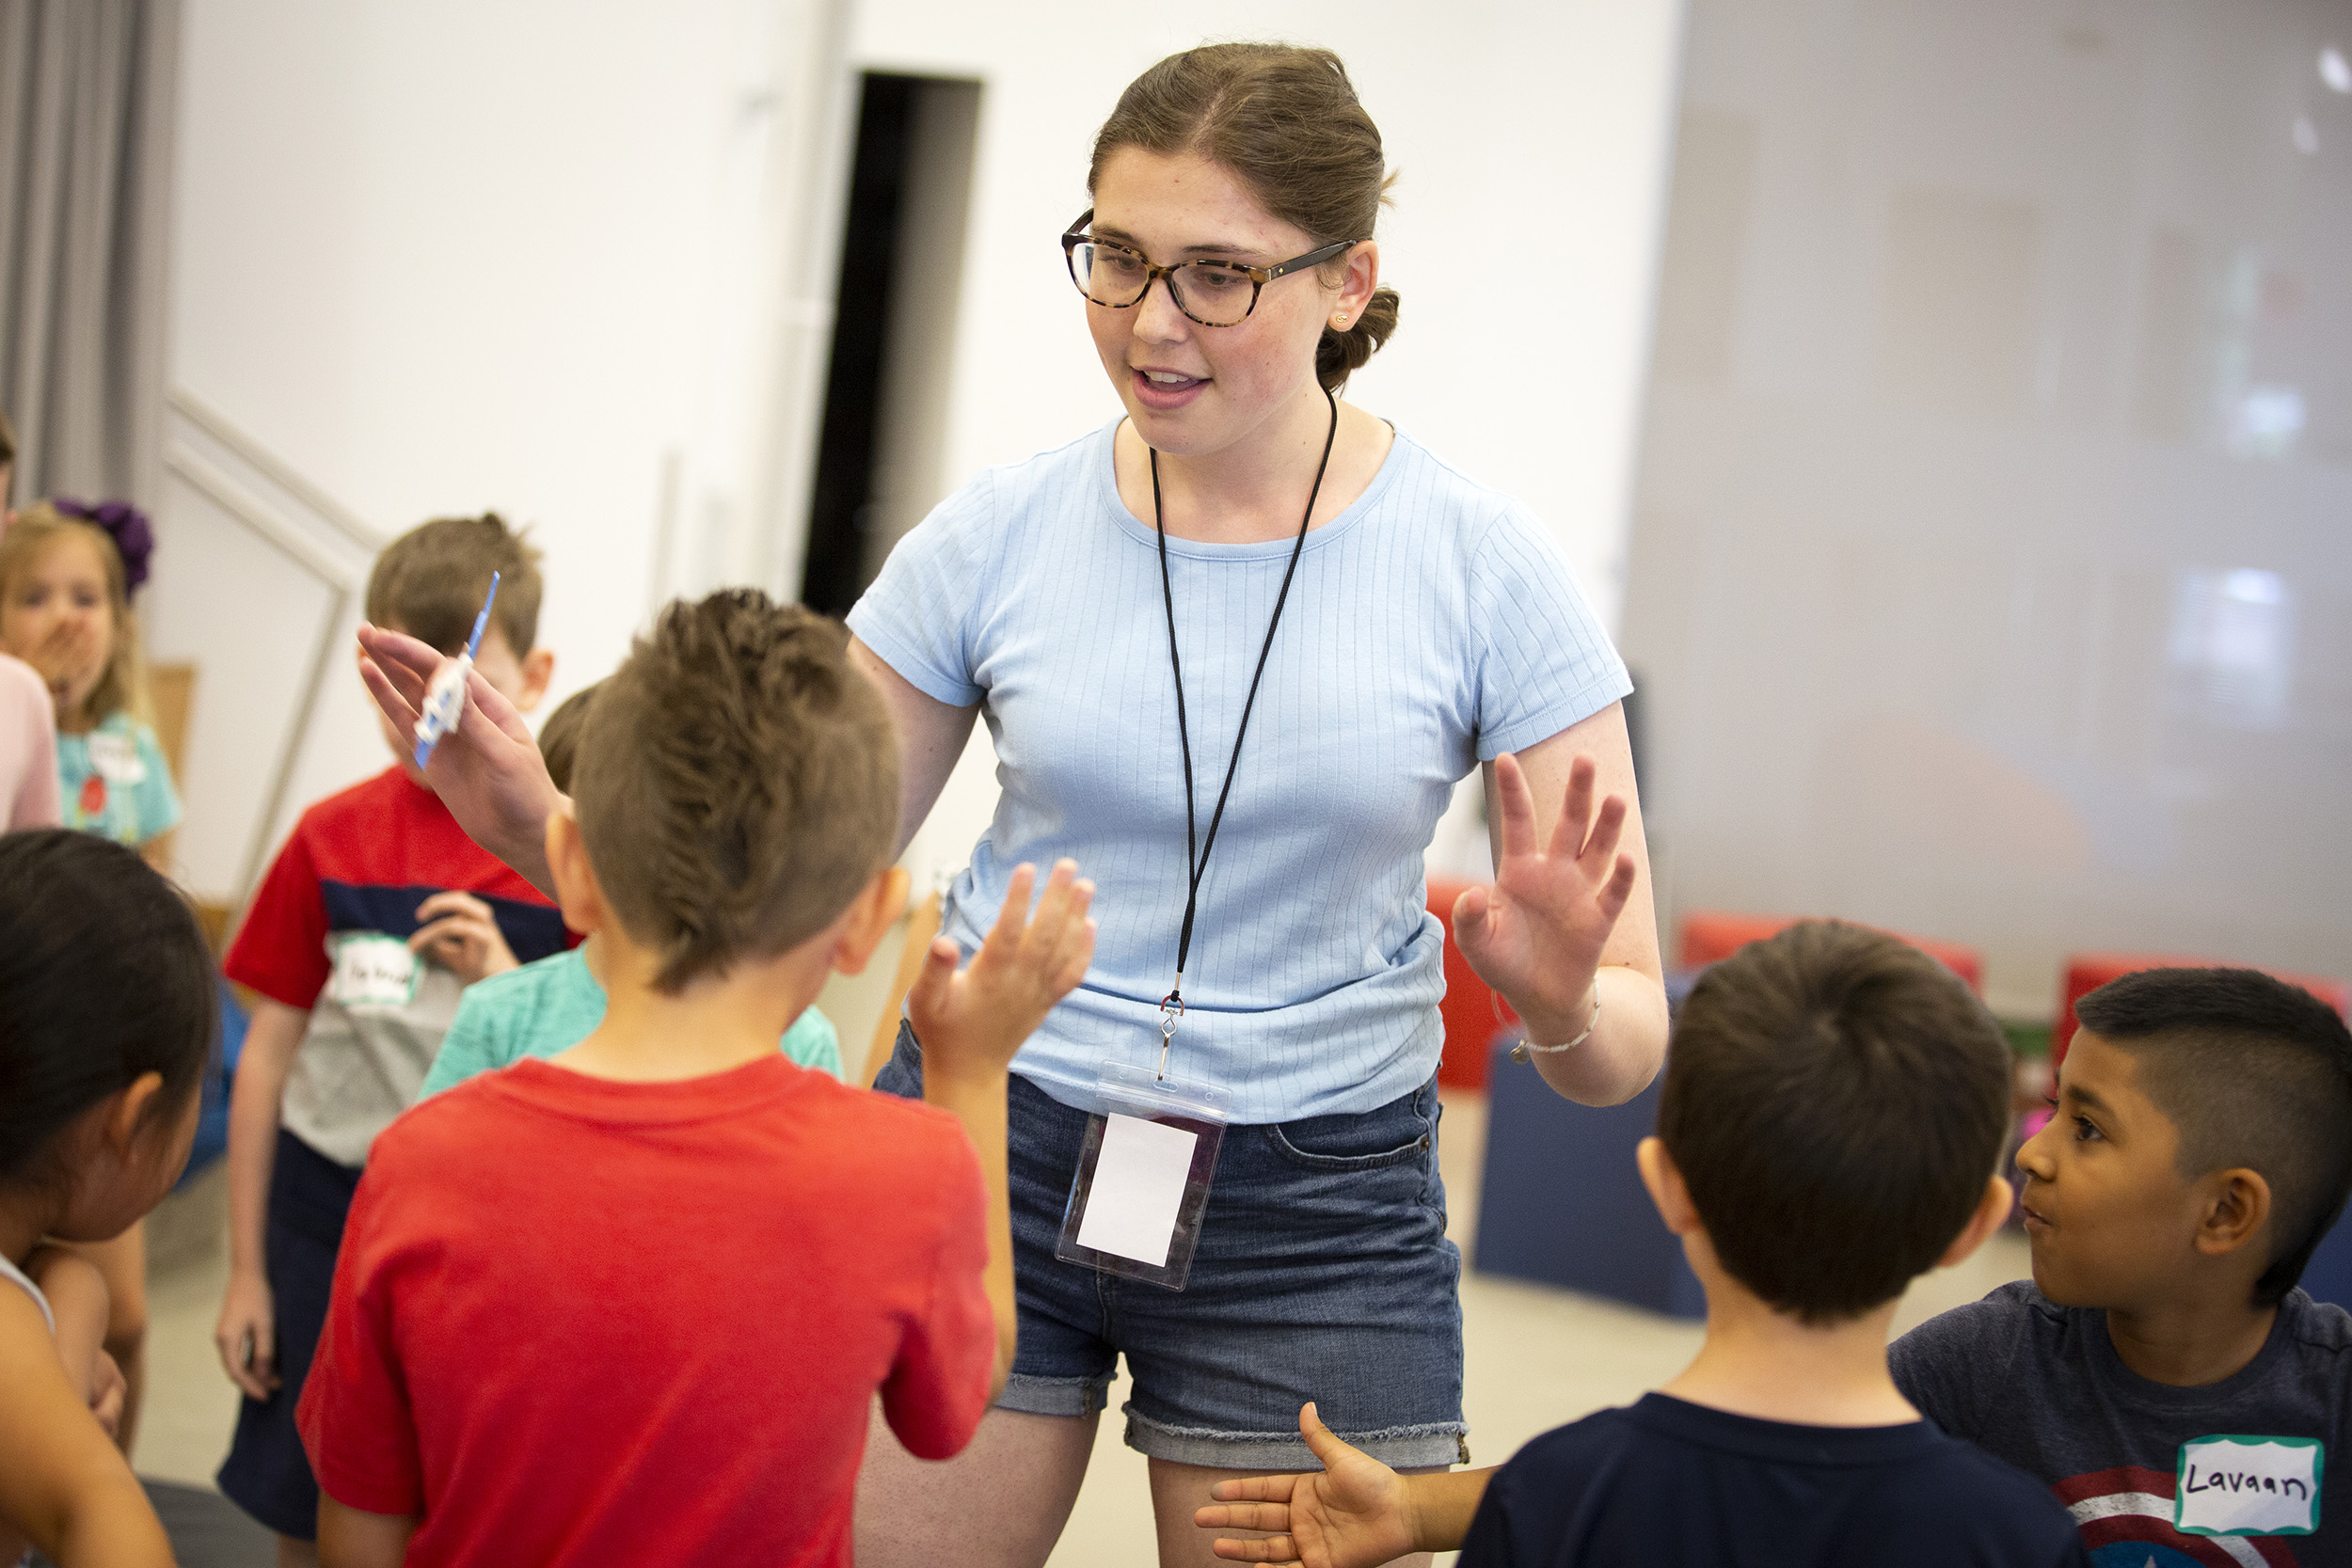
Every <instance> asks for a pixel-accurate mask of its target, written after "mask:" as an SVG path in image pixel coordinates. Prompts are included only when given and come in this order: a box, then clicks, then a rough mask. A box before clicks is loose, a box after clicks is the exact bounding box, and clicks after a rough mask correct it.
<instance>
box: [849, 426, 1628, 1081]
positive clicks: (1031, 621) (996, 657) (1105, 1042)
mask: <svg viewBox="0 0 2352 1568" xmlns="http://www.w3.org/2000/svg"><path fill="white" fill-rule="evenodd" d="M1117 428H1118V427H1117V425H1116V424H1112V425H1106V426H1104V428H1102V429H1101V430H1098V431H1096V432H1094V433H1093V434H1092V435H1090V436H1085V437H1083V438H1081V439H1079V440H1077V441H1074V442H1072V443H1071V444H1070V445H1068V446H1065V447H1061V448H1059V449H1057V450H1056V451H1049V452H1045V453H1042V454H1041V455H1040V456H1037V457H1034V458H1031V459H1030V460H1029V461H1027V462H1025V463H1017V464H1012V465H1009V466H1008V467H1000V468H993V469H990V470H989V471H987V472H985V473H983V474H982V475H980V477H979V478H977V479H976V480H974V481H973V482H972V483H970V484H968V485H966V486H965V487H964V488H963V489H961V490H960V491H958V492H957V493H956V494H955V495H953V496H950V497H949V498H948V499H946V500H945V501H943V502H941V503H940V505H939V507H938V508H937V509H936V510H935V511H933V512H932V513H931V515H930V516H929V517H927V518H925V519H924V520H923V521H922V523H920V524H919V525H917V526H916V527H915V528H914V530H913V531H911V532H909V533H908V534H907V536H906V537H905V538H904V539H902V540H900V541H899V542H898V546H897V548H896V549H894V550H893V551H892V552H891V555H890V559H889V561H888V562H886V563H885V564H884V565H883V567H882V575H881V576H880V578H877V579H876V580H875V582H874V585H873V587H871V588H870V589H868V590H867V591H866V595H865V597H863V598H861V599H860V600H859V601H858V603H857V606H856V608H854V609H853V610H850V628H851V629H852V630H854V631H855V632H856V633H857V635H858V637H859V638H860V639H861V640H862V641H864V642H865V643H866V646H867V647H869V648H871V649H873V650H874V652H875V653H876V654H877V655H879V656H880V657H882V660H883V661H884V662H886V663H887V664H889V665H890V667H891V668H892V669H894V670H896V671H897V672H898V673H899V674H901V675H903V676H905V677H906V679H907V680H908V681H909V682H911V683H912V684H913V685H914V686H915V687H917V688H918V689H921V690H923V691H925V692H927V693H929V694H930V696H932V697H934V698H936V699H938V700H939V701H941V702H943V703H948V704H951V705H956V706H959V707H969V706H972V705H976V704H977V705H980V708H981V712H982V716H983V718H985V720H986V721H987V723H988V727H989V733H990V736H991V737H992V738H993V740H994V742H995V748H996V758H997V766H996V777H997V782H998V784H999V785H1000V786H1001V788H1002V794H1001V796H1000V797H999V799H998V801H997V805H996V814H995V818H994V820H993V822H992V824H991V825H990V827H989V831H988V832H987V833H986V835H985V836H983V837H982V838H981V840H980V842H979V843H978V844H977V845H975V846H974V847H973V850H972V862H971V864H970V865H969V866H968V867H967V868H966V869H965V870H964V871H963V872H962V873H961V875H960V876H959V877H958V878H957V879H955V881H954V883H953V884H952V885H951V886H950V888H949V889H948V892H947V895H946V909H945V911H944V918H943V926H942V929H944V930H945V931H946V933H947V934H948V935H949V936H952V937H954V938H955V939H956V941H957V942H961V944H962V946H963V949H964V952H965V953H966V954H967V955H969V954H971V953H973V952H975V951H977V949H978V947H979V944H980V942H981V940H982V938H983V936H984V935H985V933H986V931H987V929H988V927H989V926H990V925H991V924H992V923H993V920H994V918H995V912H996V911H997V909H998V907H999V906H1000V905H1001V904H1002V902H1003V900H1004V893H1005V887H1006V883H1007V880H1008V879H1009V876H1010V874H1011V871H1012V868H1013V867H1014V866H1016V865H1018V864H1019V863H1022V862H1024V861H1030V862H1034V863H1036V864H1038V865H1039V866H1040V867H1041V868H1042V867H1044V866H1046V865H1048V864H1050V863H1052V862H1054V861H1055V860H1057V859H1058V858H1060V857H1062V856H1065V855H1067V856H1069V857H1071V858H1073V859H1074V860H1075V861H1076V862H1077V863H1078V866H1079V869H1080V871H1081V873H1082V874H1084V875H1086V876H1089V877H1091V878H1092V879H1094V882H1095V885H1096V889H1097V891H1096V894H1095V899H1094V913H1095V917H1096V919H1097V921H1098V922H1099V930H1098V932H1097V936H1096V942H1095V949H1094V965H1093V967H1092V968H1091V969H1090V970H1089V971H1088V973H1087V977H1086V980H1085V982H1084V983H1083V984H1082V985H1081V986H1080V987H1079V988H1078V989H1077V990H1074V991H1073V992H1072V993H1071V994H1070V996H1069V997H1068V998H1067V999H1065V1000H1064V1001H1063V1002H1062V1004H1061V1005H1060V1006H1057V1008H1055V1009H1054V1012H1053V1014H1052V1016H1050V1017H1049V1018H1048V1019H1047V1020H1046V1022H1045V1025H1044V1027H1043V1028H1041V1030H1039V1031H1038V1033H1037V1034H1036V1035H1035V1036H1034V1037H1031V1039H1030V1040H1029V1042H1028V1044H1027V1045H1025V1046H1024V1047H1023V1048H1022V1051H1021V1053H1020V1055H1019V1056H1018V1057H1016V1058H1015V1059H1014V1062H1013V1069H1014V1070H1015V1071H1017V1072H1019V1073H1020V1074H1021V1075H1022V1076H1024V1077H1025V1078H1027V1079H1028V1080H1030V1081H1031V1082H1032V1083H1034V1084H1036V1085H1038V1086H1039V1087H1041V1088H1042V1089H1043V1090H1045V1092H1047V1093H1048V1094H1051V1095H1053V1096H1054V1097H1055V1098H1057V1099H1058V1100H1060V1101H1064V1102H1065V1103H1068V1104H1073V1105H1086V1104H1088V1103H1089V1100H1090V1093H1091V1085H1093V1082H1094V1079H1095V1075H1096V1073H1097V1071H1098V1070H1099V1069H1100V1068H1101V1067H1102V1065H1103V1064H1104V1063H1105V1062H1111V1061H1118V1062H1126V1063H1130V1064H1133V1065H1135V1066H1138V1067H1142V1066H1150V1065H1152V1064H1153V1063H1154V1062H1155V1061H1156V1059H1157V1055H1158V1048H1159V1042H1160V1034H1159V999H1160V998H1161V997H1162V996H1164V995H1166V994H1167V992H1168V986H1169V983H1170V981H1171V980H1172V979H1173V977H1174V973H1175V965H1176V940H1177V931H1178V928H1179V927H1180V926H1181V925H1182V923H1183V919H1184V880H1185V864H1184V764H1183V760H1182V755H1181V752H1180V751H1179V748H1178V744H1177V736H1176V696H1175V687H1174V683H1173V677H1172V676H1171V674H1170V673H1169V669H1168V623H1167V618H1166V615H1167V612H1166V610H1164V608H1163V606H1162V601H1161V590H1160V568H1159V557H1158V554H1157V544H1156V540H1155V536H1154V535H1153V533H1152V530H1151V529H1150V528H1149V527H1147V526H1146V525H1145V524H1143V523H1141V522H1138V521H1137V520H1136V517H1135V516H1134V515H1132V514H1131V513H1129V512H1128V510H1127V508H1126V506H1125V505H1124V503H1122V502H1121V501H1120V498H1119V491H1118V484H1117V481H1116V479H1115V477H1114V474H1113V469H1112V456H1111V453H1112V445H1111V443H1112V437H1113V436H1114V434H1115V433H1116V430H1117ZM1291 544H1292V541H1291V540H1289V539H1280V540H1270V541H1267V542H1265V543H1263V544H1248V545H1213V544H1200V543H1195V542H1191V541H1187V540H1181V539H1173V538H1171V539H1170V540H1169V541H1168V568H1169V573H1170V576H1171V578H1172V581H1173V584H1174V592H1175V600H1176V632H1177V642H1178V646H1179V648H1180V650H1181V652H1182V655H1183V659H1184V702H1185V706H1186V711H1187V715H1188V717H1189V721H1190V724H1191V732H1192V755H1193V768H1194V777H1195V786H1194V787H1195V790H1196V793H1197V796H1198V808H1197V809H1198V812H1199V818H1200V832H1202V833H1203V834H1205V833H1206V832H1207V831H1208V819H1209V814H1210V812H1211V811H1212V810H1213V809H1214V807H1215V804H1216V791H1217V787H1218V785H1219V784H1220V783H1221V782H1222V781H1223V778H1224V773H1225V765H1226V761H1227V759H1228V758H1229V757H1230V756H1231V754H1232V745H1233V730H1234V726H1235V724H1236V723H1237V722H1238V721H1239V720H1240V718H1241V709H1242V704H1243V700H1244V698H1245V697H1246V696H1247V694H1248V688H1249V677H1250V673H1251V670H1252V668H1253V667H1254V665H1255V663H1256V660H1257V657H1258V649H1259V646H1260V644H1261V642H1262V641H1263V638H1264V636H1265V629H1266V619H1267V617H1268V616H1269V615H1270V614H1271V613H1272V612H1273V609H1274V599H1275V594H1276V593H1277V592H1278V591H1279V588H1280V586H1281V581H1282V570H1283V567H1284V565H1285V563H1286V562H1287V561H1288V559H1289V556H1290V552H1291ZM1631 689H1632V683H1631V681H1630V680H1629V679H1628V678H1627V675H1626V670H1625V664H1624V661H1623V660H1621V659H1620V658H1619V657H1617V654H1616V650H1615V649H1614V648H1613V647H1612V646H1611V645H1610V642H1609V639H1608V636H1607V634H1606V633H1605V632H1603V630H1602V629H1601V626H1600V624H1599V622H1598V621H1597V619H1596V618H1595V616H1594V614H1593V612H1592V610H1591V608H1590V607H1589V606H1588V605H1587V604H1586V603H1585V601H1584V596H1583V594H1581V593H1580V592H1579V591H1578V589H1577V586H1576V583H1575V581H1574V580H1573V578H1571V577H1570V575H1569V572H1568V567H1567V562H1566V561H1565V558H1564V557H1563V556H1562V555H1561V553H1560V549H1559V546H1557V545H1556V544H1554V543H1553V541H1552V540H1551V538H1550V536H1549V534H1547V533H1546V532H1545V531H1544V530H1543V528H1542V527H1541V525H1539V524H1538V523H1537V522H1536V521H1535V519H1534V516H1533V515H1531V514H1530V513H1529V512H1528V510H1527V508H1525V507H1524V506H1522V505H1520V504H1519V503H1518V502H1517V501H1515V500H1512V499H1510V498H1509V497H1507V496H1503V495H1501V494H1499V493H1497V492H1496V491H1493V490H1490V489H1487V488H1486V487H1485V486H1483V485H1480V484H1476V483H1472V482H1471V481H1470V480H1468V479H1466V478H1464V477H1463V476H1462V475H1461V474H1459V473H1457V472H1456V471H1455V470H1454V469H1453V468H1451V467H1447V466H1446V465H1445V464H1444V463H1442V462H1439V461H1438V459H1437V458H1435V457H1433V456H1431V455H1430V453H1429V452H1428V451H1426V450H1424V449H1423V448H1422V447H1421V446H1420V445H1418V444H1417V443H1416V442H1414V441H1413V440H1412V439H1411V438H1410V437H1409V436H1405V435H1402V434H1399V435H1398V436H1397V437H1396V441H1395V443H1394V445H1393V446H1391V449H1390V451H1389V455H1388V459H1387V461H1386V462H1385V463H1383V464H1382V465H1381V468H1380V471H1379V473H1378V474H1377V475H1376V476H1375V478H1374V480H1373V482H1372V484H1371V486H1370V487H1369V488H1368V489H1366V490H1365V492H1364V494H1363V495H1362V496H1361V497H1359V499H1357V500H1356V502H1355V504H1353V505H1352V506H1350V507H1348V508H1347V509H1346V510H1345V511H1343V512H1342V513H1341V514H1340V515H1338V516H1336V517H1334V518H1332V519H1331V520H1330V521H1329V522H1327V523H1325V524H1324V525H1323V526H1322V527H1320V528H1318V529H1316V530H1314V531H1312V532H1311V533H1309V534H1308V535H1307V545H1306V549H1305V551H1304V552H1303V553H1302V554H1301V555H1300V557H1299V562H1298V577H1297V580H1296V581H1295V583H1294V584H1293V586H1292V588H1291V595H1290V600H1289V603H1288V605H1287V606H1286V607H1285V608H1284V610H1283V611H1282V622H1281V626H1280V629H1279V631H1278V632H1277V633H1276V635H1275V639H1274V649H1273V653H1272V656H1271V657H1269V659H1268V660H1267V663H1266V670H1265V680H1264V684H1263V687H1262V689H1260V691H1259V693H1258V705H1257V709H1256V711H1255V712H1254V713H1253V714H1252V715H1251V717H1250V721H1249V733H1248V737H1247V739H1246V740H1245V742H1244V744H1243V747H1242V753H1241V766H1240V768H1239V770H1238V772H1237V773H1236V774H1235V775H1234V780H1233V793H1232V803H1231V804H1230V805H1228V806H1227V808H1226V813H1225V821H1224V825H1223V827H1222V828H1221V829H1219V831H1218V833H1217V839H1216V853H1215V855H1214V856H1213V857H1212V859H1211V860H1210V862H1209V869H1208V875H1207V878H1206V879H1205V880H1204V881H1203V882H1202V884H1201V888H1200V918H1199V923H1198V925H1197V927H1196V928H1195V930H1194V933H1193V942H1192V956H1191V958H1190V960H1189V961H1188V962H1187V964H1186V965H1185V974H1184V1000H1185V1002H1186V1003H1187V1004H1188V1006H1189V1008H1190V1010H1189V1011H1188V1012H1187V1013H1186V1015H1185V1017H1184V1025H1183V1027H1182V1029H1181V1030H1180V1031H1179V1033H1178V1035H1177V1037H1176V1051H1175V1055H1174V1057H1173V1058H1172V1060H1171V1062H1170V1068H1169V1070H1170V1073H1171V1075H1173V1076H1177V1077H1184V1078H1195V1079H1203V1080H1206V1081H1208V1082H1211V1083H1214V1084H1216V1085H1219V1086H1220V1087H1222V1088H1224V1089H1226V1090H1227V1091H1229V1092H1230V1093H1231V1094H1232V1117H1233V1119H1234V1120H1235V1121H1239V1122H1248V1123H1262V1122H1275V1121H1289V1120H1293V1119H1295V1118H1297V1117H1309V1116H1327V1115H1335V1114H1342V1113H1357V1112H1362V1111H1368V1110H1371V1109H1373V1108H1374V1107H1375V1106H1379V1105H1383V1104H1386V1103H1387V1102H1388V1101H1391V1100H1394V1099H1396V1098H1397V1097H1398V1096H1400V1095H1403V1094H1406V1093H1408V1092H1410V1091H1411V1090H1413V1089H1415V1088H1417V1087H1419V1086H1420V1085H1422V1083H1424V1082H1426V1081H1427V1079H1428V1077H1429V1075H1430V1074H1431V1073H1432V1072H1433V1071H1435V1070H1436V1069H1437V1063H1438V1051H1439V1048H1440V1046H1441V1045H1442V1043H1443V1039H1444V1035H1443V1030H1442V1027H1441V1026H1440V1024H1439V1022H1438V998H1439V997H1440V996H1442V995H1443V994H1444V990H1445V977H1444V972H1443V967H1442V963H1441V957H1442V942H1443V936H1444V928H1443V927H1441V926H1440V925H1439V923H1438V920H1437V919H1436V918H1435V917H1434V916H1432V915H1431V914H1429V913H1428V911H1426V910H1425V909H1424V908H1423V901H1424V898H1425V892H1424V887H1423V881H1422V851H1423V850H1424V849H1426V848H1427V847H1428V846H1429V841H1430V837H1431V835H1432V834H1433V833H1434V832H1435V831H1436V828H1437V823H1438V816H1440V815H1441V814H1442V813H1443V812H1444V810H1445V808H1446V803H1447V800H1449V799H1450V797H1451V794H1452V790H1453V787H1454V784H1455V783H1456V782H1457V781H1458V780H1460V779H1461V778H1462V777H1463V775H1465V774H1466V773H1468V772H1470V769H1471V768H1474V767H1476V766H1477V765H1478V763H1480V762H1482V761H1486V760H1489V759H1491V758H1493V757H1494V756H1496V755H1498V754H1499V753H1501V752H1512V751H1518V750H1519V749H1520V748H1522V747H1525V746H1529V745H1532V744H1534V742H1536V741H1539V740H1543V739H1546V738H1548V737H1549V736H1553V735H1556V734H1558V733H1559V732H1560V731H1562V730H1565V729H1566V728H1568V727H1569V726H1570V725H1572V724H1574V723H1576V722H1577V721H1579V720H1581V719H1584V718H1587V717H1589V716H1590V715H1592V714H1594V713H1597V712H1598V711H1599V710H1601V709H1602V708H1604V707H1607V706H1608V705H1610V704H1611V703H1613V702H1615V701H1617V700H1618V699H1619V698H1621V697H1623V696H1624V695H1625V694H1626V693H1627V692H1628V691H1629V690H1631Z"/></svg>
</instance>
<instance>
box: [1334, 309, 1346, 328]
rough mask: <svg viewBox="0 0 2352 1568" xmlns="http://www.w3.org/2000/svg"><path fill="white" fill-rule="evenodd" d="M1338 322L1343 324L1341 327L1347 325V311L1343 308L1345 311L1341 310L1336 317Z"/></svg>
mask: <svg viewBox="0 0 2352 1568" xmlns="http://www.w3.org/2000/svg"><path fill="white" fill-rule="evenodd" d="M1336 324H1337V325H1339V326H1341V327H1345V326H1346V325H1347V312H1346V311H1344V310H1343V311H1341V312H1340V313H1339V315H1338V317H1337V318H1336Z"/></svg>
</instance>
